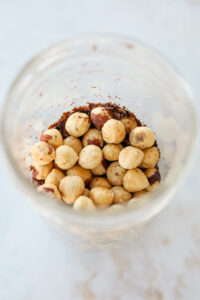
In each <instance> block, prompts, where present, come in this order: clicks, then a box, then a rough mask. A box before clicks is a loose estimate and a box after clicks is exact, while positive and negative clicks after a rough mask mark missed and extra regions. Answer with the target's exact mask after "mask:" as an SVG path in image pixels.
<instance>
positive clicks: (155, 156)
mask: <svg viewBox="0 0 200 300" xmlns="http://www.w3.org/2000/svg"><path fill="white" fill-rule="evenodd" d="M143 153H144V157H143V160H142V163H141V165H140V167H141V168H154V167H155V165H156V164H157V162H158V160H159V157H160V153H159V150H158V148H157V147H151V148H147V149H145V150H143Z"/></svg>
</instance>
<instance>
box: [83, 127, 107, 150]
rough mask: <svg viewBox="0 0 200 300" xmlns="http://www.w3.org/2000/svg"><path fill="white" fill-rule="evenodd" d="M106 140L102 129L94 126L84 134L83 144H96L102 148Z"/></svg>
mask: <svg viewBox="0 0 200 300" xmlns="http://www.w3.org/2000/svg"><path fill="white" fill-rule="evenodd" d="M103 144H104V141H103V136H102V133H101V130H99V129H96V128H92V129H89V130H88V131H87V132H86V133H85V134H84V136H83V146H84V147H85V146H87V145H96V146H99V147H100V148H102V147H103Z"/></svg>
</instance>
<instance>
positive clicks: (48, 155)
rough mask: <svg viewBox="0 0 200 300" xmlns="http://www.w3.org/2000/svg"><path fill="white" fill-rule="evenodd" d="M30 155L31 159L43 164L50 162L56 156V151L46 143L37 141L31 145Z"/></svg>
mask: <svg viewBox="0 0 200 300" xmlns="http://www.w3.org/2000/svg"><path fill="white" fill-rule="evenodd" d="M31 156H32V159H33V161H35V162H36V163H38V164H39V165H42V166H43V165H47V164H49V163H50V162H52V161H53V160H54V159H55V157H56V153H55V150H54V148H53V147H52V146H51V145H49V144H48V143H45V142H38V143H35V144H34V145H33V148H32V150H31Z"/></svg>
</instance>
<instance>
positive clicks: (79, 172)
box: [67, 165, 92, 185]
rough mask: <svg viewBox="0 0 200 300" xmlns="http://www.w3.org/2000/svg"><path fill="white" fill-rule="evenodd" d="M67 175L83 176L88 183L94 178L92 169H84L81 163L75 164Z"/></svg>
mask: <svg viewBox="0 0 200 300" xmlns="http://www.w3.org/2000/svg"><path fill="white" fill-rule="evenodd" d="M67 175H69V176H79V177H81V178H82V179H83V181H84V183H85V184H86V185H87V184H88V183H90V181H91V180H92V173H91V172H90V170H87V169H84V168H82V167H80V166H79V165H75V166H73V167H72V168H71V169H68V170H67Z"/></svg>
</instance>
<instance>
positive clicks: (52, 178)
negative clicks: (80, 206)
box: [45, 169, 65, 187]
mask: <svg viewBox="0 0 200 300" xmlns="http://www.w3.org/2000/svg"><path fill="white" fill-rule="evenodd" d="M64 177H65V174H64V173H63V172H62V171H60V170H58V169H53V170H52V171H51V172H50V173H49V175H48V176H47V177H46V179H45V183H53V184H55V185H56V186H57V187H59V184H60V181H61V179H63V178H64Z"/></svg>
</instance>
